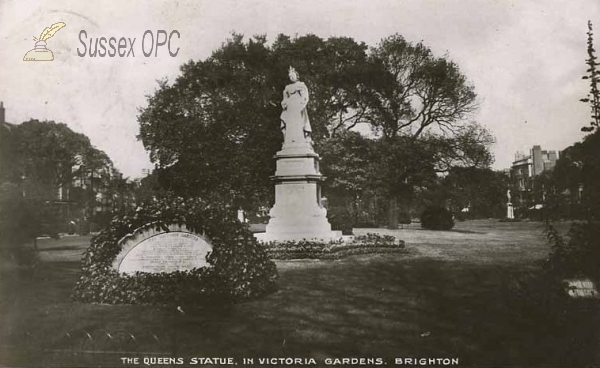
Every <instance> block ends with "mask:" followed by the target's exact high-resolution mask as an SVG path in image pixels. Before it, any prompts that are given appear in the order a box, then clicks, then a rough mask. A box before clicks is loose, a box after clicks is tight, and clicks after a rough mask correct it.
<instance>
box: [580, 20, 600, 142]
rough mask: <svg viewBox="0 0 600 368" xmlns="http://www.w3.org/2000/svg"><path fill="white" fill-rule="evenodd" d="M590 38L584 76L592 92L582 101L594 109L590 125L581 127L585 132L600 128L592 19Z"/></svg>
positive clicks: (598, 77) (589, 27) (597, 64)
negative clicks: (586, 67)
mask: <svg viewBox="0 0 600 368" xmlns="http://www.w3.org/2000/svg"><path fill="white" fill-rule="evenodd" d="M587 35H588V39H587V53H588V58H587V59H586V61H585V63H586V64H587V66H588V69H587V70H586V73H587V74H586V75H584V76H583V77H582V78H583V79H586V80H588V81H589V82H590V92H589V94H588V95H587V97H585V98H582V99H581V101H582V102H585V103H589V104H590V107H591V110H592V116H591V118H592V120H591V121H590V125H589V126H584V127H583V128H581V130H582V131H584V132H593V131H594V130H598V129H599V128H600V91H598V81H599V79H600V70H598V68H597V67H598V66H599V65H600V63H598V62H597V61H596V60H598V58H597V57H596V50H595V49H594V32H593V27H592V21H588V32H587Z"/></svg>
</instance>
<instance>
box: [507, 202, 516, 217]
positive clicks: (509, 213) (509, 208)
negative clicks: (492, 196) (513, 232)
mask: <svg viewBox="0 0 600 368" xmlns="http://www.w3.org/2000/svg"><path fill="white" fill-rule="evenodd" d="M506 218H507V219H511V220H512V219H514V218H515V210H514V208H513V205H512V203H507V204H506Z"/></svg>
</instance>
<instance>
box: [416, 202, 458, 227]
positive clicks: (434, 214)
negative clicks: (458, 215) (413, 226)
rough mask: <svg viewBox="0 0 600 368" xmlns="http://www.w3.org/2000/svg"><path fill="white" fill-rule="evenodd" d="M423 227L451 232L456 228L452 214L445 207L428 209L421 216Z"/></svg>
mask: <svg viewBox="0 0 600 368" xmlns="http://www.w3.org/2000/svg"><path fill="white" fill-rule="evenodd" d="M421 227H422V228H424V229H429V230H450V229H452V228H453V227H454V220H453V219H452V213H450V211H448V210H447V209H445V208H444V207H438V206H431V207H427V208H425V210H424V211H423V213H422V214H421Z"/></svg>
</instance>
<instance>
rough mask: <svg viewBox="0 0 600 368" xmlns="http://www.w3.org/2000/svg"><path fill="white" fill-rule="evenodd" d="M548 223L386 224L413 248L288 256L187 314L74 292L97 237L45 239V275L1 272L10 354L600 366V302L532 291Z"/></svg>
mask: <svg viewBox="0 0 600 368" xmlns="http://www.w3.org/2000/svg"><path fill="white" fill-rule="evenodd" d="M542 230H543V226H542V225H541V224H539V223H499V222H494V221H469V222H463V223H459V224H458V225H457V228H456V229H455V230H454V231H450V232H432V231H425V230H421V229H419V228H418V227H415V226H410V227H409V228H407V229H402V230H397V231H390V230H383V229H381V230H377V231H378V232H380V233H386V234H387V233H390V234H393V235H395V236H397V237H399V238H401V239H403V240H405V241H406V244H407V248H408V252H407V253H405V254H385V255H369V256H355V257H349V258H346V259H343V260H339V261H308V260H307V261H278V262H277V266H278V269H279V275H280V280H279V287H280V288H279V291H277V292H276V293H274V294H271V295H269V296H267V297H266V298H263V299H261V300H256V301H251V302H247V303H243V304H238V305H235V306H233V307H230V308H212V309H211V308H204V309H194V308H190V307H185V306H184V308H183V312H182V311H178V310H177V309H176V306H172V307H158V306H129V305H118V306H114V305H85V304H80V303H74V302H71V301H70V299H69V295H70V292H71V288H72V287H73V285H74V283H75V282H76V280H77V273H78V269H79V264H78V261H79V254H80V252H81V251H82V250H83V249H84V248H85V246H86V245H87V242H88V241H89V238H79V237H68V238H64V239H61V240H60V241H55V240H42V241H40V249H41V255H40V258H41V260H42V262H41V264H40V265H39V267H38V269H37V270H36V271H35V273H33V274H30V273H26V272H19V271H18V270H5V271H3V273H2V279H1V287H2V289H1V296H2V298H1V302H0V308H1V309H0V318H1V319H0V326H1V331H0V366H36V367H46V366H57V367H73V366H89V367H92V366H107V367H124V366H127V365H126V364H123V363H122V361H121V359H120V358H122V357H140V359H142V358H143V357H175V358H177V357H182V358H185V359H184V361H185V362H186V363H187V362H189V358H190V357H234V358H237V359H239V360H238V362H239V363H240V365H242V364H241V363H242V361H241V358H244V357H246V358H248V357H254V358H255V366H258V361H257V358H259V357H297V358H314V359H315V360H316V361H317V363H319V365H324V362H325V359H326V358H336V357H339V358H350V357H374V358H377V357H381V358H384V359H385V361H386V362H388V365H390V366H393V365H394V360H393V359H394V358H400V357H403V358H459V360H460V366H476V367H480V366H490V367H492V366H503V365H507V366H523V367H530V366H544V367H547V366H570V367H573V366H582V367H583V366H592V365H593V364H594V363H595V364H598V365H600V339H599V337H600V336H599V332H600V310H598V303H594V302H582V303H577V304H573V303H571V304H568V305H567V306H568V308H567V309H564V310H561V311H557V310H553V308H556V307H557V306H554V305H544V304H543V303H535V300H536V299H535V295H534V294H535V292H536V290H535V289H533V291H532V292H531V293H529V294H528V293H525V294H524V293H523V290H524V289H523V287H522V285H523V282H525V281H526V280H528V279H530V278H531V277H534V276H535V275H537V274H539V273H540V266H539V261H540V260H542V259H544V258H545V257H546V256H547V254H548V252H549V248H548V246H547V245H546V244H545V239H544V237H543V233H542ZM372 231H373V230H372V229H358V230H356V231H355V233H357V234H360V233H366V232H372ZM564 306H565V305H563V304H560V305H559V306H558V307H561V308H562V307H564ZM557 316H558V317H557ZM140 363H143V360H140ZM140 366H144V365H143V364H140ZM160 366H162V367H165V366H170V365H168V364H162V365H160ZM173 366H179V367H181V366H188V364H183V365H173ZM278 366H281V365H280V364H279V365H278Z"/></svg>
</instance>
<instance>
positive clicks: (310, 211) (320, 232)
mask: <svg viewBox="0 0 600 368" xmlns="http://www.w3.org/2000/svg"><path fill="white" fill-rule="evenodd" d="M286 143H288V142H285V143H284V146H283V149H282V150H281V151H279V152H277V154H276V155H275V159H276V161H277V170H276V171H275V175H274V176H272V177H271V179H272V180H273V181H274V182H275V205H274V206H273V208H271V211H270V212H269V215H270V217H271V219H270V220H269V223H268V224H267V228H266V232H265V233H261V234H256V238H257V239H258V240H260V241H263V242H270V241H277V242H284V241H288V240H295V241H298V240H302V239H307V240H310V239H312V240H321V241H332V240H340V239H342V233H341V232H340V231H332V230H331V225H330V224H329V221H327V210H326V209H325V208H324V207H323V206H322V204H321V181H323V179H324V177H323V175H321V172H320V171H319V155H317V154H316V153H315V152H314V151H313V149H312V146H311V144H310V143H308V142H299V143H296V142H294V143H292V144H286Z"/></svg>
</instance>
